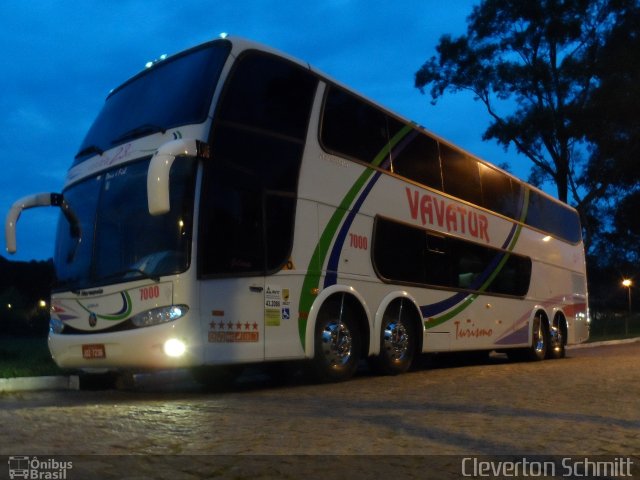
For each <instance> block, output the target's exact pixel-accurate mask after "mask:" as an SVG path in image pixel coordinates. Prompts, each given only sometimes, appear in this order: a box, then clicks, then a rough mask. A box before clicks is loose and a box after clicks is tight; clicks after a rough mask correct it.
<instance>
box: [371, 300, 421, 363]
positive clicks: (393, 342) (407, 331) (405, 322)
mask: <svg viewBox="0 0 640 480" xmlns="http://www.w3.org/2000/svg"><path fill="white" fill-rule="evenodd" d="M414 331H415V329H414V328H413V326H412V324H411V323H410V316H409V315H407V314H406V313H405V314H404V315H403V303H402V302H399V303H398V306H397V308H395V309H393V310H391V311H387V312H386V313H385V315H384V318H383V319H382V327H381V331H380V355H378V356H377V357H375V358H374V359H373V365H374V368H375V369H376V370H377V371H378V372H379V373H381V374H383V375H397V374H399V373H404V372H406V371H407V370H409V367H411V363H412V362H413V358H414V356H415V353H416V338H415V334H414Z"/></svg>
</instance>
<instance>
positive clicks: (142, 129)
mask: <svg viewBox="0 0 640 480" xmlns="http://www.w3.org/2000/svg"><path fill="white" fill-rule="evenodd" d="M166 131H167V129H166V128H164V127H161V126H160V125H155V124H153V123H145V124H143V125H139V126H137V127H135V128H132V129H131V130H127V131H126V132H124V133H123V134H122V135H120V136H119V137H117V138H116V139H115V140H112V141H111V144H112V145H115V144H116V143H121V142H125V141H127V140H133V139H135V138H140V137H144V136H145V135H150V134H152V133H157V132H160V133H164V132H166Z"/></svg>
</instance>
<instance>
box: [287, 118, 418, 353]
mask: <svg viewBox="0 0 640 480" xmlns="http://www.w3.org/2000/svg"><path fill="white" fill-rule="evenodd" d="M412 130H413V127H411V125H405V126H404V127H403V128H401V129H400V131H399V132H398V133H396V134H395V135H394V136H393V138H392V139H391V141H390V142H389V143H388V144H387V145H385V146H384V148H383V149H382V150H380V152H379V153H378V154H377V155H376V156H375V158H374V159H373V161H372V162H371V165H373V166H374V167H378V166H380V164H381V163H382V161H383V160H384V159H385V158H386V156H387V155H388V154H389V152H390V151H391V149H393V148H394V147H395V146H396V145H397V144H398V142H400V141H401V140H402V139H403V138H404V137H405V136H407V134H408V133H409V132H411V131H412ZM373 172H374V170H373V169H371V168H366V169H365V170H364V172H362V174H361V175H360V177H358V179H357V180H356V181H355V183H354V184H353V186H352V187H351V188H350V189H349V191H348V192H347V194H346V195H345V196H344V198H343V199H342V201H341V202H340V205H339V206H338V208H337V209H336V211H335V212H333V215H332V216H331V218H330V219H329V222H328V223H327V226H326V227H325V228H324V231H323V232H322V235H321V236H320V241H319V242H318V244H317V245H316V248H315V250H314V251H313V255H312V256H311V260H310V261H309V265H308V267H307V274H306V276H305V277H304V281H303V282H302V291H301V292H300V302H299V308H298V311H299V316H298V332H299V334H300V343H301V344H302V348H303V349H304V348H305V341H304V340H305V333H306V330H307V318H308V315H309V311H310V310H311V305H313V300H314V298H315V294H314V293H312V292H313V291H315V290H316V289H317V288H318V285H320V277H321V272H322V266H323V265H324V262H325V260H326V258H327V252H328V251H329V246H330V245H331V242H332V241H333V238H334V237H335V235H336V232H337V231H338V228H339V227H340V224H341V223H342V220H343V218H344V216H345V215H346V213H347V210H348V208H349V206H351V204H352V203H353V202H354V200H355V199H356V196H357V195H358V192H360V190H362V187H363V186H364V184H365V183H366V182H367V180H368V179H369V178H370V177H371V175H373Z"/></svg>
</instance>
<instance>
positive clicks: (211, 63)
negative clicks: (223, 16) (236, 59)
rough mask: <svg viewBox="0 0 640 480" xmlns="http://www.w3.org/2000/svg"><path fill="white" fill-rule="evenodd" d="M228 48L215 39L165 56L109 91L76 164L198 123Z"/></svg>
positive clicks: (204, 115) (209, 100) (83, 143)
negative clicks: (180, 52)
mask: <svg viewBox="0 0 640 480" xmlns="http://www.w3.org/2000/svg"><path fill="white" fill-rule="evenodd" d="M230 48H231V46H230V43H229V42H227V41H222V40H219V41H216V42H212V43H209V44H206V45H205V46H203V47H198V48H195V49H192V50H188V51H187V52H185V53H182V54H179V55H176V56H175V57H170V58H168V59H167V60H164V61H162V62H160V63H158V64H156V65H154V66H153V67H151V68H149V69H147V70H145V71H143V72H141V73H140V74H138V75H137V76H135V77H133V78H132V79H131V80H129V81H128V82H126V83H125V84H123V85H122V86H120V87H118V88H117V89H116V90H114V91H113V92H111V94H109V96H108V97H107V100H106V102H105V104H104V106H103V107H102V110H101V111H100V113H99V114H98V117H97V118H96V120H95V121H94V122H93V125H92V126H91V128H90V129H89V132H88V133H87V136H86V137H85V139H84V141H83V142H82V145H81V147H80V150H79V152H78V155H77V156H76V162H75V163H76V164H77V163H80V162H81V161H83V160H85V159H86V158H88V157H89V156H90V155H94V154H96V153H101V152H103V151H106V150H108V149H110V148H113V147H114V146H117V145H120V144H122V143H126V142H129V141H131V140H133V139H135V138H140V137H143V136H145V135H149V134H151V133H156V132H164V131H165V130H167V129H169V128H175V127H179V126H182V125H190V124H197V123H202V122H204V121H205V120H206V118H207V115H208V113H209V109H210V107H211V98H212V96H213V92H214V90H215V88H216V84H217V82H218V77H219V76H220V72H221V71H222V67H223V65H224V63H225V61H226V59H227V55H228V53H229V50H230Z"/></svg>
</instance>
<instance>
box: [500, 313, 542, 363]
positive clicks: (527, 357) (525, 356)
mask: <svg viewBox="0 0 640 480" xmlns="http://www.w3.org/2000/svg"><path fill="white" fill-rule="evenodd" d="M548 349H549V329H548V328H547V323H546V321H545V319H544V317H543V316H542V314H540V313H537V314H536V316H535V317H534V318H533V322H532V323H531V345H530V346H529V347H527V348H518V349H513V350H509V351H508V352H507V355H508V356H509V359H510V360H515V361H528V362H537V361H540V360H544V359H545V358H546V356H547V350H548Z"/></svg>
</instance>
